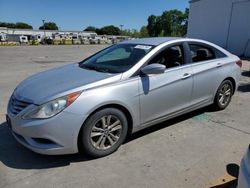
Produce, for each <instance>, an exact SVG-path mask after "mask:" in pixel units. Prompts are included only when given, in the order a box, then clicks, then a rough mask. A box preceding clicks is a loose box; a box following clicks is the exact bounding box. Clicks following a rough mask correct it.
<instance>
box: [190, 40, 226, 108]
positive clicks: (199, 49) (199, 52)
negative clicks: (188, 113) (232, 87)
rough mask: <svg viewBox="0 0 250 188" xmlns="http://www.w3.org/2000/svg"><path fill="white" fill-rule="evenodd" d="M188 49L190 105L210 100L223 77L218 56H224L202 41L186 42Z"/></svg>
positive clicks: (221, 64)
mask: <svg viewBox="0 0 250 188" xmlns="http://www.w3.org/2000/svg"><path fill="white" fill-rule="evenodd" d="M188 46H189V49H190V56H191V63H192V69H193V70H192V72H193V92H192V100H191V105H198V106H199V105H203V104H206V103H208V102H212V101H213V99H214V94H215V92H216V91H217V88H218V87H219V85H220V83H221V82H222V80H223V78H224V77H225V75H224V73H223V65H224V64H223V63H222V62H221V61H220V58H223V57H226V56H225V54H223V53H222V52H220V51H219V50H217V49H215V48H213V47H211V46H209V45H206V44H202V43H197V42H195V43H188Z"/></svg>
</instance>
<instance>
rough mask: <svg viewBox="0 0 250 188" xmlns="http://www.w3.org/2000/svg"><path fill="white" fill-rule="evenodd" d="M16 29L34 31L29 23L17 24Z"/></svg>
mask: <svg viewBox="0 0 250 188" xmlns="http://www.w3.org/2000/svg"><path fill="white" fill-rule="evenodd" d="M16 28H19V29H33V27H32V26H31V25H29V24H27V23H24V22H17V23H16Z"/></svg>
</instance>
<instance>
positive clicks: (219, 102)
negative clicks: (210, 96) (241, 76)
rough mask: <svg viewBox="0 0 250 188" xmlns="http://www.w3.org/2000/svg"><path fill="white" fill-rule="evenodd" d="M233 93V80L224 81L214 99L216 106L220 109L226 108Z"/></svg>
mask: <svg viewBox="0 0 250 188" xmlns="http://www.w3.org/2000/svg"><path fill="white" fill-rule="evenodd" d="M232 95H233V84H232V82H231V81H230V80H225V81H223V82H222V84H221V85H220V87H219V89H218V91H217V93H216V96H215V99H214V106H215V108H217V109H219V110H223V109H225V108H226V107H227V106H228V105H229V103H230V101H231V98H232Z"/></svg>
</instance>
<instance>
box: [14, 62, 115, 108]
mask: <svg viewBox="0 0 250 188" xmlns="http://www.w3.org/2000/svg"><path fill="white" fill-rule="evenodd" d="M111 77H113V78H111ZM110 78H111V79H110ZM119 79H120V76H118V75H117V74H110V73H103V72H97V71H94V70H87V69H83V68H80V67H79V65H78V64H70V65H66V66H63V67H59V68H54V69H50V70H48V71H45V72H41V73H38V74H35V75H33V76H31V77H29V78H27V79H25V80H24V81H22V82H21V83H20V84H19V85H18V86H17V88H16V90H15V92H14V95H15V97H17V98H18V99H20V100H24V101H27V102H31V103H34V104H42V103H44V102H47V101H49V100H53V99H55V98H57V97H61V96H64V95H67V94H68V93H71V92H75V91H79V90H84V89H88V88H90V87H94V86H95V87H96V86H98V85H101V84H107V83H110V82H114V81H116V80H119Z"/></svg>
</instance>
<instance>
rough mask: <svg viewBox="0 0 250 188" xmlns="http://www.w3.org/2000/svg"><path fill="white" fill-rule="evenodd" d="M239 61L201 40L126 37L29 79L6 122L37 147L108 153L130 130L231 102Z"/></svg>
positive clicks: (14, 97) (61, 151)
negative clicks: (73, 61)
mask: <svg viewBox="0 0 250 188" xmlns="http://www.w3.org/2000/svg"><path fill="white" fill-rule="evenodd" d="M240 67H241V61H240V59H239V58H238V57H237V56H234V55H232V54H230V53H229V52H227V51H226V50H224V49H222V48H220V47H218V46H216V45H214V44H212V43H209V42H206V41H202V40H195V39H186V38H185V39H181V38H148V39H140V40H132V41H125V42H122V43H120V44H117V45H113V46H111V47H109V48H107V49H104V50H102V51H100V52H98V53H97V54H95V55H93V56H91V57H89V58H87V59H86V60H84V61H82V62H80V63H79V64H72V65H67V66H64V67H60V68H56V69H52V70H49V71H46V72H43V73H39V74H37V75H34V76H32V77H30V78H28V79H26V80H25V81H23V82H22V83H21V84H20V85H19V86H18V87H17V88H16V90H15V91H14V92H13V95H12V97H11V99H10V102H9V105H8V116H7V122H8V124H9V126H10V127H11V130H12V133H13V135H14V136H15V138H16V139H17V140H18V141H19V142H20V143H22V144H23V145H25V146H26V147H28V148H30V149H31V150H33V151H35V152H38V153H42V154H66V153H76V152H78V151H79V150H82V151H84V153H86V154H89V155H91V156H94V157H102V156H105V155H108V154H110V153H112V152H114V151H115V150H116V149H117V148H118V147H119V146H120V145H121V144H122V143H123V141H124V140H125V138H126V136H127V134H129V133H134V132H136V131H139V130H141V129H144V128H146V127H148V126H152V125H154V124H157V123H159V122H162V121H165V120H167V119H170V118H173V117H176V116H179V115H181V114H184V113H187V112H190V111H193V110H195V109H198V108H201V107H204V106H207V105H211V104H213V105H214V106H215V107H216V108H217V109H224V108H226V107H227V106H228V104H229V103H230V101H231V97H232V95H233V94H234V92H235V90H236V89H237V87H238V83H239V80H240V75H241V71H240ZM30 88H32V90H31V89H30Z"/></svg>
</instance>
